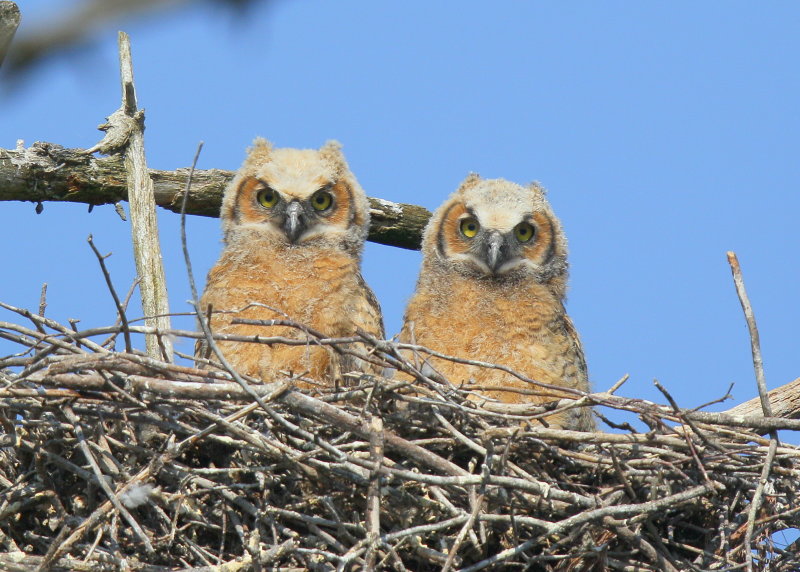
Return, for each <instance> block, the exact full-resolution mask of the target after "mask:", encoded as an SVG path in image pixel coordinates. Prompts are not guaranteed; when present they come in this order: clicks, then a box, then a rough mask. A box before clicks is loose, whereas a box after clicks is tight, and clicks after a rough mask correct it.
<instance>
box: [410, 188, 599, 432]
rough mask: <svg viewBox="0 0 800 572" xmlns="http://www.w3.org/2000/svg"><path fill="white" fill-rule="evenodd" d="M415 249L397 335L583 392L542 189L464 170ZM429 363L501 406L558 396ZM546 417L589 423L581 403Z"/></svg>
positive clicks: (494, 375) (492, 373)
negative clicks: (413, 276) (416, 265)
mask: <svg viewBox="0 0 800 572" xmlns="http://www.w3.org/2000/svg"><path fill="white" fill-rule="evenodd" d="M422 254H423V260H422V270H421V271H420V275H419V280H418V282H417V289H416V292H415V293H414V295H413V297H412V298H411V301H410V302H409V304H408V307H407V309H406V314H405V323H404V325H403V330H402V332H401V334H400V339H401V341H404V342H413V343H415V344H419V345H422V346H425V347H428V348H430V349H433V350H436V351H438V352H440V353H443V354H446V355H450V356H456V357H460V358H466V359H472V360H478V361H483V362H490V363H496V364H500V365H505V366H508V367H509V368H511V369H513V370H515V371H517V372H519V373H521V374H523V375H524V376H526V377H528V378H530V379H533V380H536V381H540V382H544V383H548V384H551V385H555V386H559V387H569V388H574V389H580V390H583V391H588V390H589V382H588V378H587V372H586V363H585V361H584V357H583V351H582V348H581V344H580V341H579V339H578V335H577V333H576V332H575V329H574V328H573V326H572V322H571V321H570V319H569V317H568V316H567V314H566V311H565V309H564V303H563V302H564V295H565V291H566V286H567V243H566V240H565V238H564V235H563V233H562V231H561V225H560V223H559V221H558V219H557V218H556V217H555V215H554V214H553V211H552V210H551V208H550V205H549V204H548V203H547V200H546V199H545V195H544V191H543V189H541V188H540V187H539V186H537V185H531V186H529V187H521V186H519V185H517V184H515V183H511V182H509V181H505V180H503V179H489V180H485V179H481V178H480V177H479V176H477V175H470V176H469V177H467V179H466V180H465V181H464V182H463V183H462V184H461V186H460V187H459V189H458V190H457V191H456V192H455V193H453V194H452V195H451V196H450V197H449V198H448V199H447V201H445V203H444V204H443V205H442V206H441V207H439V209H437V210H436V212H435V213H434V214H433V217H432V218H431V220H430V222H429V223H428V226H427V227H426V229H425V234H424V237H423V242H422ZM428 365H429V366H430V367H433V368H434V369H435V370H436V371H438V372H439V373H440V374H442V375H443V376H444V377H445V378H447V379H448V380H449V381H450V382H451V383H453V384H455V385H463V387H464V388H465V389H474V390H476V391H477V392H479V393H480V394H482V395H485V396H487V397H490V398H493V399H496V400H499V401H502V402H505V403H543V402H550V401H554V400H556V399H557V398H558V397H559V394H558V392H557V391H554V390H547V389H543V388H541V387H540V386H536V385H535V384H532V383H529V382H526V381H523V380H520V379H519V378H516V377H514V376H512V375H510V374H508V373H506V372H503V371H500V370H497V369H487V368H482V367H478V366H472V365H465V364H458V363H454V362H451V361H448V360H443V359H438V358H433V357H431V358H428ZM547 422H548V423H549V424H550V425H551V426H555V427H561V428H570V429H581V430H591V429H592V428H593V426H594V423H593V419H592V416H591V412H590V411H589V410H588V409H587V408H578V409H570V410H568V411H566V412H561V413H557V414H555V415H551V416H549V417H548V418H547Z"/></svg>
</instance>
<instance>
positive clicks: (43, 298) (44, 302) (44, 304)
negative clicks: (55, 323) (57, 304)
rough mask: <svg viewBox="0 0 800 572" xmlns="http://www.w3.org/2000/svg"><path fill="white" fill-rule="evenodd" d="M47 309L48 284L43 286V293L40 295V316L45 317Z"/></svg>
mask: <svg viewBox="0 0 800 572" xmlns="http://www.w3.org/2000/svg"><path fill="white" fill-rule="evenodd" d="M46 308H47V282H45V283H44V284H42V293H41V294H40V295H39V315H40V316H42V317H44V311H45V309H46Z"/></svg>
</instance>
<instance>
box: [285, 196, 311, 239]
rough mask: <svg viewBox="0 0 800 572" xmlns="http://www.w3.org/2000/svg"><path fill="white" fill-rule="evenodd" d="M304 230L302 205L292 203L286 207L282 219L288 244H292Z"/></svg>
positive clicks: (295, 202)
mask: <svg viewBox="0 0 800 572" xmlns="http://www.w3.org/2000/svg"><path fill="white" fill-rule="evenodd" d="M305 229H306V219H305V216H303V205H301V204H300V203H299V202H297V201H292V202H290V203H289V204H288V206H287V207H286V213H285V218H284V219H283V230H284V231H285V232H286V236H287V238H288V239H289V242H291V243H292V244H294V243H295V242H297V239H298V238H300V235H301V234H303V231H304V230H305Z"/></svg>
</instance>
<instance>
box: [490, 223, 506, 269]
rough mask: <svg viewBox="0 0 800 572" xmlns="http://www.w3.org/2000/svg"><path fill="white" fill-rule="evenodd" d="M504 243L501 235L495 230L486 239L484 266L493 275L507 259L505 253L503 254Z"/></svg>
mask: <svg viewBox="0 0 800 572" xmlns="http://www.w3.org/2000/svg"><path fill="white" fill-rule="evenodd" d="M504 242H505V240H503V237H502V235H501V234H500V233H499V232H497V231H496V230H495V231H492V233H491V234H490V235H489V237H488V238H487V239H486V264H487V265H488V266H489V269H490V270H491V271H492V272H493V273H494V272H497V269H498V268H500V266H501V265H502V264H503V263H504V262H505V261H506V259H507V258H508V256H507V253H506V252H504V249H503V243H504Z"/></svg>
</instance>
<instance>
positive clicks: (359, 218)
mask: <svg viewBox="0 0 800 572" xmlns="http://www.w3.org/2000/svg"><path fill="white" fill-rule="evenodd" d="M220 216H221V219H222V230H223V242H224V248H223V250H222V254H221V255H220V258H219V260H218V261H217V263H216V265H215V266H214V267H213V268H212V269H211V271H210V272H209V275H208V281H207V284H206V289H205V292H204V293H203V296H202V298H201V300H200V307H201V309H202V310H203V312H206V311H207V310H208V308H209V306H210V307H211V310H212V318H211V329H212V332H214V333H215V334H237V335H256V334H258V335H260V336H262V337H270V336H284V337H289V338H294V339H302V340H305V339H307V338H306V336H305V334H304V333H303V332H302V331H298V330H297V329H293V328H290V327H286V326H271V327H264V326H254V325H242V324H234V323H232V322H233V320H234V319H235V318H246V319H255V320H271V319H279V320H286V319H290V320H293V321H295V322H299V323H301V324H303V325H305V326H307V327H309V328H311V329H312V330H316V331H318V332H321V333H323V334H324V335H326V336H329V337H347V336H353V335H355V333H356V329H358V328H360V329H362V330H364V331H366V332H368V333H370V334H372V335H374V336H377V337H379V338H383V337H384V333H383V320H382V316H381V311H380V308H379V306H378V302H377V300H376V299H375V296H374V294H373V293H372V291H371V290H370V288H369V287H368V286H367V284H366V283H365V282H364V279H363V278H362V276H361V271H360V263H361V251H362V249H363V246H364V240H365V239H366V236H367V231H368V229H369V203H368V202H367V197H366V195H365V194H364V191H363V190H362V189H361V187H360V186H359V184H358V182H357V181H356V179H355V177H354V176H353V174H352V173H351V172H350V169H349V168H348V166H347V163H346V161H345V159H344V156H343V155H342V153H341V151H340V146H339V144H338V143H336V142H334V141H329V142H328V143H326V144H325V145H324V146H323V147H322V148H321V149H319V150H318V151H317V150H310V149H303V150H301V149H275V148H273V147H272V145H271V144H270V143H268V142H267V141H265V140H263V139H256V140H255V142H254V144H253V147H252V148H251V149H249V152H248V155H247V158H246V159H245V161H244V164H243V165H242V166H241V168H240V169H239V171H238V172H237V174H236V177H235V178H234V179H233V180H232V181H231V182H230V184H229V185H228V187H227V188H226V189H225V195H224V198H223V201H222V212H221V215H220ZM218 343H219V346H220V349H221V350H222V352H223V354H224V355H225V357H226V359H227V360H228V361H229V362H230V363H231V365H233V366H234V368H236V369H237V371H239V372H240V373H243V374H246V375H251V376H254V377H258V378H261V379H263V380H265V381H271V380H274V379H275V378H276V376H277V374H278V372H280V371H287V372H291V373H293V374H295V375H300V374H306V375H308V376H310V377H312V378H314V379H319V380H323V382H328V383H329V382H330V381H331V380H332V378H333V377H334V376H336V375H337V374H338V373H339V372H341V373H344V372H348V371H354V370H360V371H371V369H372V368H371V367H370V366H369V364H367V363H366V362H364V361H363V360H360V359H358V358H354V357H352V356H342V355H338V354H336V353H334V352H333V351H332V350H331V349H330V348H326V347H321V346H319V345H314V344H313V343H309V344H302V345H298V346H288V345H281V344H273V345H266V344H257V343H247V342H233V341H220V342H218ZM200 345H202V344H200ZM361 349H362V351H363V348H361ZM207 353H208V352H207V351H206V349H205V348H204V347H198V349H197V355H198V356H200V357H206V356H207ZM211 357H212V359H213V356H211Z"/></svg>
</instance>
